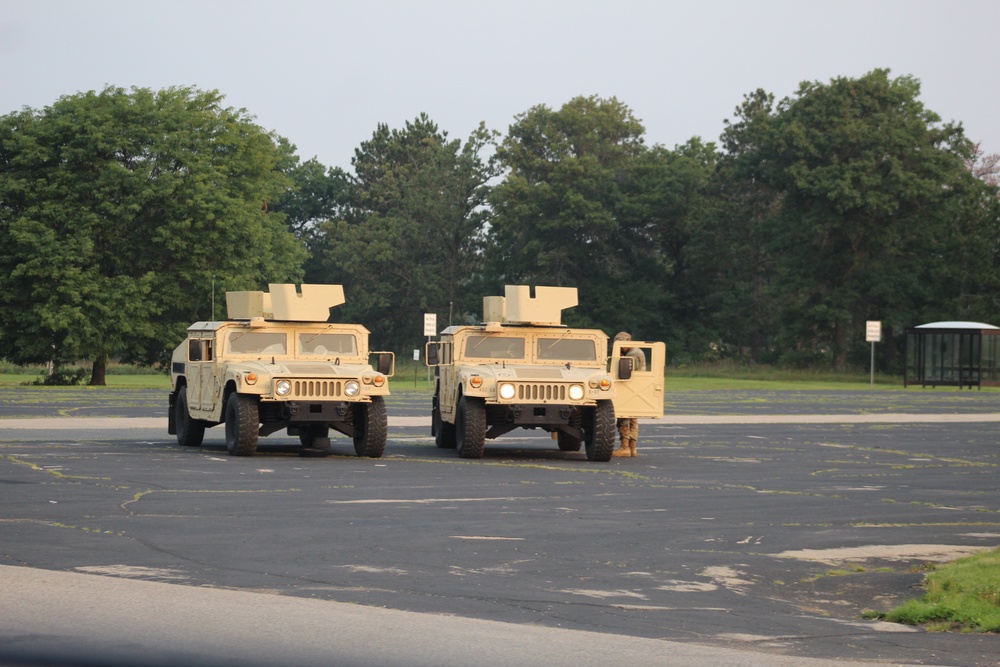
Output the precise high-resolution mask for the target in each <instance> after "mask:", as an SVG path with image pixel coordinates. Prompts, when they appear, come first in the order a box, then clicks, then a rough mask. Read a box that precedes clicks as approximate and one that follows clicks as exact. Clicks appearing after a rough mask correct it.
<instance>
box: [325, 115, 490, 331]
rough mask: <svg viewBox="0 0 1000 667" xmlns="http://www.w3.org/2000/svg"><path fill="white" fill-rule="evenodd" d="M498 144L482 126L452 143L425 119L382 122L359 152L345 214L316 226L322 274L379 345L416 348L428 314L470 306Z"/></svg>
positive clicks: (446, 313) (461, 310)
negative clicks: (400, 124) (395, 125)
mask: <svg viewBox="0 0 1000 667" xmlns="http://www.w3.org/2000/svg"><path fill="white" fill-rule="evenodd" d="M494 142H495V133H494V132H492V131H489V130H487V129H486V128H485V127H484V126H480V127H479V128H478V129H477V130H476V131H474V132H473V133H472V134H471V135H470V137H469V139H468V140H467V141H466V142H464V143H463V142H462V141H460V140H451V139H449V138H448V135H447V133H446V132H443V131H441V130H439V129H438V126H437V125H436V124H435V123H434V122H432V121H431V120H430V119H429V118H428V117H427V116H426V115H425V114H421V115H420V116H418V117H417V118H416V119H414V120H413V121H412V122H407V123H406V125H405V127H404V128H402V129H389V127H388V126H387V125H384V124H380V125H379V126H378V127H377V129H376V130H375V132H374V133H373V134H372V138H371V139H370V140H368V141H365V142H363V143H362V144H361V146H360V147H359V148H358V149H356V150H355V156H354V158H353V160H352V166H353V168H354V172H355V173H354V175H353V176H352V177H351V178H350V179H349V180H350V187H349V189H348V194H347V204H346V206H345V208H344V209H343V211H342V216H341V217H340V218H339V219H336V220H331V221H329V222H327V223H324V224H323V225H321V226H320V228H319V242H318V245H317V252H318V253H320V254H319V262H320V264H319V267H318V269H317V273H316V275H317V276H322V277H323V279H324V280H325V281H327V282H337V283H342V284H344V285H345V289H346V290H347V296H348V302H347V304H346V305H345V316H348V317H351V318H352V319H356V320H358V321H361V322H364V323H365V324H366V325H367V326H369V327H370V328H372V330H373V332H374V334H375V336H376V340H377V341H378V344H380V345H384V346H390V347H393V348H397V349H398V348H401V347H403V346H405V345H409V344H412V343H413V342H414V339H415V338H416V339H419V337H420V335H421V331H422V322H423V313H425V312H435V313H437V314H438V321H439V322H447V319H448V316H449V314H450V311H451V310H452V309H454V311H455V312H456V313H459V314H462V313H464V312H466V310H467V308H468V307H469V306H470V303H471V296H470V291H469V290H467V289H466V286H467V285H468V284H469V282H470V281H471V280H473V279H474V277H475V276H476V275H477V274H478V273H480V263H481V253H480V251H479V244H480V237H481V235H482V230H483V227H484V225H485V224H486V221H487V220H488V218H489V209H487V208H486V206H485V201H486V194H487V192H488V191H489V181H490V179H491V178H493V177H494V176H495V175H496V167H495V165H494V161H493V158H492V157H491V156H487V155H486V154H487V153H488V152H489V150H490V148H491V147H492V145H493V144H494Z"/></svg>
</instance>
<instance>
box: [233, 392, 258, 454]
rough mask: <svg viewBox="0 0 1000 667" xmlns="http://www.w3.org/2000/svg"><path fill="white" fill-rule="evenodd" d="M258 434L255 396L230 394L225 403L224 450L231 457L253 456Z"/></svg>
mask: <svg viewBox="0 0 1000 667" xmlns="http://www.w3.org/2000/svg"><path fill="white" fill-rule="evenodd" d="M259 434H260V410H259V406H258V405H257V397H256V396H248V395H246V394H236V393H233V394H230V395H229V400H227V401H226V449H228V450H229V453H230V454H232V455H233V456H253V455H254V453H256V451H257V438H258V437H259Z"/></svg>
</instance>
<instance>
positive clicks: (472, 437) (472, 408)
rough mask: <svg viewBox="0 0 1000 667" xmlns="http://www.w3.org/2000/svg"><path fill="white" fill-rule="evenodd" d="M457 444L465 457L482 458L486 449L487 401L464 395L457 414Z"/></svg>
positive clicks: (461, 454) (459, 402) (459, 452)
mask: <svg viewBox="0 0 1000 667" xmlns="http://www.w3.org/2000/svg"><path fill="white" fill-rule="evenodd" d="M455 446H456V447H458V455H459V456H461V457H462V458H463V459H481V458H483V451H484V450H485V449H486V402H485V401H484V400H483V399H481V398H475V397H472V396H463V397H462V398H460V399H459V401H458V412H457V413H456V415H455Z"/></svg>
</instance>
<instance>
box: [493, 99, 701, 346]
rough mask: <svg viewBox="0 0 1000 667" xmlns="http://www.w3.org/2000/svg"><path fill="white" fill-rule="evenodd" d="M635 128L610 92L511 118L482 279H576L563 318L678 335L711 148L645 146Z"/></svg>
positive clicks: (642, 333)
mask: <svg viewBox="0 0 1000 667" xmlns="http://www.w3.org/2000/svg"><path fill="white" fill-rule="evenodd" d="M644 133H645V129H644V128H643V126H642V123H641V122H640V121H639V120H638V119H637V118H635V116H634V114H633V113H632V111H631V110H630V109H629V108H628V107H627V106H626V105H624V104H622V103H621V102H620V101H618V100H617V99H614V98H611V99H601V98H598V97H593V96H592V97H577V98H574V99H572V100H570V101H569V102H567V103H566V104H564V105H563V106H562V107H561V108H560V109H558V110H552V109H550V108H548V107H546V106H536V107H533V108H532V109H529V110H528V111H527V112H525V113H523V114H521V115H519V116H518V117H517V119H516V122H515V123H514V125H512V126H511V128H510V132H509V133H508V136H507V137H506V139H505V140H504V142H503V143H502V144H501V146H500V148H499V150H498V156H499V158H500V159H501V161H502V164H503V166H504V167H505V168H506V169H507V174H506V176H505V178H504V180H503V182H502V183H500V184H499V185H498V186H497V187H496V188H495V189H494V191H493V194H492V196H491V203H492V204H493V206H494V209H495V214H496V215H495V218H494V220H493V221H492V223H491V227H490V239H489V240H490V244H489V253H488V254H489V256H490V259H491V261H490V267H491V270H490V275H491V276H493V278H494V281H495V285H494V288H499V287H500V285H502V284H504V283H523V284H535V285H539V284H541V285H563V286H576V287H578V288H579V290H580V306H579V308H576V309H573V310H572V311H569V312H568V313H567V314H566V320H567V322H568V323H571V324H579V325H586V326H597V327H600V328H603V329H607V330H615V329H629V330H631V331H632V332H633V334H635V335H637V336H642V337H647V338H650V339H652V338H657V339H659V338H663V337H670V339H671V340H672V341H674V342H675V343H676V342H678V341H680V340H683V339H684V337H685V336H686V332H684V331H683V330H682V328H681V326H680V319H679V318H680V316H681V314H682V313H683V312H684V311H685V309H686V308H687V307H688V305H689V304H687V303H685V298H686V297H687V296H689V292H687V291H686V289H685V286H684V285H683V283H682V282H681V281H680V279H679V276H680V275H682V274H683V273H684V269H685V267H686V257H685V255H684V247H685V245H686V244H687V242H688V240H689V235H690V233H691V221H692V219H693V216H695V215H696V213H697V211H698V209H699V207H700V206H701V203H700V200H699V197H700V191H701V188H702V186H703V185H704V182H705V180H706V179H707V176H708V174H709V173H710V172H711V169H712V166H711V165H712V162H713V158H712V154H713V152H714V149H713V148H711V147H710V146H705V145H703V144H701V143H700V142H699V141H693V142H691V143H690V144H689V145H687V146H685V147H682V148H681V149H678V150H676V151H670V150H667V149H664V148H663V147H660V146H654V147H652V148H648V147H646V146H645V144H644ZM680 347H682V346H681V345H679V346H678V348H680ZM675 349H677V348H675Z"/></svg>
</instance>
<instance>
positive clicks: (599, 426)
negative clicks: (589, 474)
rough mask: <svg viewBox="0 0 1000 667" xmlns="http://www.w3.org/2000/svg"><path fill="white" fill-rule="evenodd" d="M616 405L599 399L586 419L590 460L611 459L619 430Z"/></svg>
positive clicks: (585, 430) (588, 456) (585, 431)
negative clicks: (616, 420) (616, 419)
mask: <svg viewBox="0 0 1000 667" xmlns="http://www.w3.org/2000/svg"><path fill="white" fill-rule="evenodd" d="M616 426H617V422H615V406H614V404H613V403H612V402H611V401H598V402H597V405H596V406H594V409H593V411H591V413H590V415H589V416H588V417H587V418H586V419H585V420H584V433H583V436H584V445H585V447H586V450H587V460H588V461H610V460H611V453H612V452H613V451H614V449H615V436H616V434H617V432H618V430H617V428H616Z"/></svg>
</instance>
